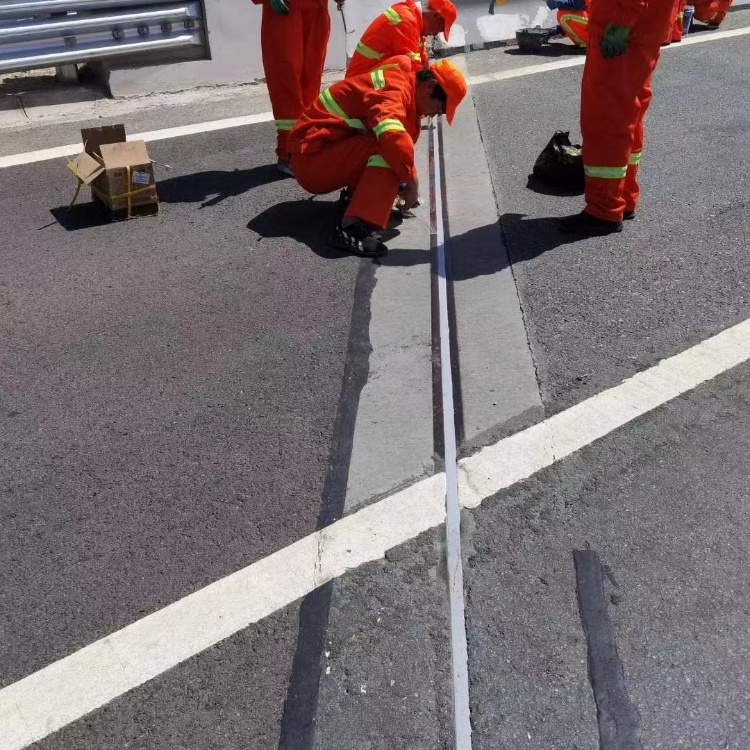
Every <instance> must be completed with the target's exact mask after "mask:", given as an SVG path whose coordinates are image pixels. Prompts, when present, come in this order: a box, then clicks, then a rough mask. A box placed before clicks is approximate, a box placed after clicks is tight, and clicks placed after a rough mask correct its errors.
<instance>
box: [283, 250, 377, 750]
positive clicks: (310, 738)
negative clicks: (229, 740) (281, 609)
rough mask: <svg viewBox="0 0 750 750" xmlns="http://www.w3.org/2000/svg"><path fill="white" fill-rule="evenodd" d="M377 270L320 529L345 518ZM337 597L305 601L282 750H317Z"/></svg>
mask: <svg viewBox="0 0 750 750" xmlns="http://www.w3.org/2000/svg"><path fill="white" fill-rule="evenodd" d="M375 268H376V267H375V265H374V264H373V263H371V262H369V261H362V262H361V264H360V268H359V274H358V276H357V285H356V288H355V291H354V302H353V309H352V323H351V329H350V333H349V348H348V352H347V358H346V367H345V370H344V381H343V384H342V387H341V397H340V399H339V406H338V412H337V414H336V424H335V427H334V436H333V443H332V446H331V455H330V457H329V460H328V472H327V474H326V479H325V485H324V487H323V498H322V502H321V508H320V515H319V516H318V526H317V528H318V529H323V528H325V527H326V526H330V525H331V524H332V523H335V522H336V521H338V520H339V519H340V518H341V517H342V516H343V513H344V503H345V500H346V487H347V483H348V481H349V465H350V462H351V455H352V445H353V441H354V427H355V424H356V421H357V408H358V406H359V397H360V393H361V392H362V388H364V386H365V384H366V383H367V375H368V371H369V359H370V354H371V352H372V347H371V345H370V339H369V328H370V299H371V298H372V290H373V288H374V286H375ZM332 593H333V582H330V583H327V584H325V585H324V586H321V587H320V588H318V589H316V590H315V591H313V592H311V593H310V594H308V595H307V596H306V597H305V598H304V600H303V601H302V606H301V608H300V615H299V635H298V637H297V648H296V651H295V654H294V661H293V663H292V674H291V678H290V681H289V691H288V693H287V698H286V702H285V704H284V715H283V719H282V722H281V734H280V738H279V750H311V748H312V747H313V743H314V741H315V721H316V715H317V708H318V692H319V685H320V677H321V674H322V670H323V661H324V650H325V637H326V630H327V628H328V617H329V614H330V611H331V596H332Z"/></svg>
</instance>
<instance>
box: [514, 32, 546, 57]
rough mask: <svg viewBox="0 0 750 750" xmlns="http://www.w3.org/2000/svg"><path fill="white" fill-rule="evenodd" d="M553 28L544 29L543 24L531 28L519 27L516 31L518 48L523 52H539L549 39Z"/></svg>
mask: <svg viewBox="0 0 750 750" xmlns="http://www.w3.org/2000/svg"><path fill="white" fill-rule="evenodd" d="M550 32H551V29H543V28H541V26H534V27H533V28H531V29H519V30H518V31H517V32H516V41H517V42H518V49H520V50H521V52H539V50H540V49H541V48H542V45H543V44H544V43H545V42H547V41H549V35H550Z"/></svg>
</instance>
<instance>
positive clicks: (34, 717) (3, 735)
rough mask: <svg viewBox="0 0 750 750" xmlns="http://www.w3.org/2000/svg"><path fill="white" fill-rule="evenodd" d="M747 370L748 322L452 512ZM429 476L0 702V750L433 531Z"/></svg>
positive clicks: (21, 685) (525, 436) (557, 423)
mask: <svg viewBox="0 0 750 750" xmlns="http://www.w3.org/2000/svg"><path fill="white" fill-rule="evenodd" d="M748 359H750V320H746V321H744V322H742V323H739V324H737V325H735V326H733V327H732V328H729V329H726V330H725V331H723V332H722V333H720V334H718V335H716V336H714V337H712V338H710V339H707V340H706V341H703V342H702V343H700V344H698V345H697V346H694V347H692V348H691V349H688V350H686V351H684V352H682V353H681V354H678V355H676V356H674V357H671V358H669V359H667V360H664V361H662V362H661V363H659V364H658V365H656V366H655V367H653V368H651V369H650V370H646V371H644V372H641V373H639V374H637V375H635V376H633V377H632V378H629V379H627V380H625V381H624V382H623V383H622V384H621V385H619V386H616V387H614V388H611V389H609V390H607V391H604V392H603V393H600V394H598V395H597V396H594V397H592V398H590V399H587V400H586V401H584V402H582V403H580V404H578V405H576V406H574V407H571V408H570V409H567V410H566V411H563V412H560V413H558V414H556V415H555V416H553V417H551V418H549V419H547V420H545V421H544V422H542V423H540V424H538V425H535V426H533V427H531V428H528V429H526V430H524V431H523V432H520V433H517V434H515V435H513V436H511V437H509V438H505V439H504V440H501V441H500V442H499V443H497V444H495V445H493V446H490V447H488V448H484V449H483V450H481V451H480V452H479V453H477V454H475V455H474V456H472V457H470V458H468V459H463V460H461V461H460V462H459V471H460V477H459V481H460V485H459V491H460V501H461V504H462V505H463V506H464V507H469V508H474V507H477V506H478V505H479V504H481V502H482V501H483V500H484V499H485V498H487V497H491V496H493V495H495V494H496V493H497V492H499V491H500V490H501V489H503V488H506V487H510V486H511V485H513V484H514V483H516V482H519V481H521V480H523V479H526V478H528V477H530V476H532V475H533V474H535V473H536V472H538V471H540V470H541V469H543V468H545V467H547V466H550V465H552V464H554V463H556V462H558V461H560V460H562V459H563V458H565V457H566V456H570V455H571V454H573V453H574V452H576V451H578V450H580V449H581V448H583V447H585V446H586V445H589V444H590V443H592V442H593V441H595V440H598V439H599V438H601V437H604V436H605V435H608V434H610V433H612V432H613V431H614V430H616V429H618V428H619V427H622V426H623V425H625V424H627V423H629V422H632V421H633V420H634V419H637V418H638V417H640V416H642V415H644V414H646V413H648V412H650V411H652V410H654V409H656V408H658V407H659V406H661V405H662V404H665V403H667V402H668V401H671V400H673V399H675V398H677V397H678V396H680V395H682V394H684V393H687V392H689V391H691V390H692V389H694V388H696V387H697V386H698V385H700V384H702V383H705V382H706V381H708V380H711V379H713V378H715V377H717V376H718V375H720V374H722V373H724V372H726V371H727V370H729V369H731V368H733V367H736V366H737V365H739V364H741V363H743V362H746V361H747V360H748ZM444 497H445V483H444V475H443V474H436V475H435V476H432V477H430V478H428V479H425V480H422V481H421V482H419V483H417V484H415V485H413V486H412V487H409V488H407V489H405V490H402V491H400V492H398V493H396V494H394V495H391V496H390V497H388V498H385V499H383V500H381V501H379V502H377V503H375V504H373V505H369V506H367V507H365V508H363V509H361V510H359V511H357V512H356V513H353V514H351V515H349V516H347V517H345V518H343V519H342V520H340V521H338V522H336V523H334V524H333V525H331V526H329V527H327V528H325V529H323V530H321V531H319V532H316V533H315V534H311V535H309V536H307V537H305V538H303V539H300V540H299V541H297V542H295V543H294V544H292V545H290V546H288V547H285V548H284V549H282V550H279V551H278V552H276V553H274V554H272V555H270V556H268V557H266V558H264V559H262V560H259V561H258V562H257V563H254V564H252V565H250V566H248V567H247V568H244V569H243V570H240V571H238V572H237V573H234V574H232V575H230V576H228V577H226V578H223V579H221V580H220V581H217V582H216V583H213V584H211V585H209V586H207V587H205V588H204V589H201V590H200V591H197V592H195V593H194V594H192V595H190V596H188V597H186V598H184V599H181V600H180V601H178V602H175V603H174V604H172V605H170V606H169V607H166V608H165V609H163V610H160V611H158V612H155V613H153V614H152V615H149V616H148V617H145V618H144V619H142V620H138V621H137V622H135V623H133V624H132V625H129V626H127V627H125V628H123V629H122V630H120V631H118V632H116V633H113V634H111V635H110V636H107V637H106V638H103V639H101V640H99V641H97V642H95V643H92V644H91V645H90V646H87V647H85V648H84V649H82V650H80V651H78V652H76V653H74V654H71V655H70V656H68V657H66V658H64V659H61V660H60V661H57V662H55V663H53V664H51V665H49V666H48V667H45V668H44V669H42V670H40V671H38V672H36V673H34V674H32V675H29V676H28V677H26V678H24V679H22V680H20V681H19V682H16V683H14V684H12V685H9V686H8V687H6V688H4V689H3V690H0V748H1V749H2V750H21V748H24V747H26V746H27V745H29V744H31V743H32V742H35V741H37V740H40V739H42V738H43V737H46V736H47V735H48V734H51V733H52V732H54V731H56V730H57V729H60V728H62V727H64V726H66V725H67V724H69V723H71V722H73V721H75V720H76V719H78V718H80V717H82V716H84V715H86V714H87V713H89V712H91V711H93V710H95V709H96V708H98V707H100V706H103V705H105V704H106V703H108V702H109V701H111V700H113V699H114V698H116V697H117V696H119V695H122V694H123V693H125V692H127V691H128V690H131V689H133V688H134V687H137V686H138V685H141V684H143V683H144V682H147V681H148V680H150V679H152V678H154V677H156V676H157V675H159V674H162V673H163V672H165V671H166V670H168V669H170V668H172V667H174V666H175V665H177V664H179V663H181V662H183V661H185V660H186V659H189V658H190V657H192V656H194V655H195V654H197V653H200V652H201V651H204V650H205V649H207V648H209V647H210V646H212V645H214V644H215V643H218V642H219V641H221V640H223V639H225V638H227V637H229V636H231V635H232V634H233V633H236V632H238V631H239V630H242V629H243V628H245V627H247V626H248V625H250V624H251V623H253V622H257V621H258V620H260V619H262V618H264V617H267V616H268V615H270V614H272V613H273V612H275V611H276V610H278V609H280V608H282V607H284V606H286V605H287V604H289V603H291V602H293V601H295V600H296V599H299V598H300V597H301V596H304V595H305V594H307V593H309V592H310V591H312V590H314V589H315V588H317V587H318V586H320V585H322V584H323V583H325V582H326V581H330V580H332V579H333V578H335V577H337V576H341V575H343V574H344V573H346V572H347V571H348V570H351V569H353V568H356V567H358V566H360V565H362V564H364V563H366V562H369V561H372V560H377V559H380V558H382V557H383V556H384V555H385V553H386V552H387V551H388V550H389V549H392V548H394V547H397V546H398V545H400V544H402V543H403V542H406V541H407V540H409V539H413V538H414V537H416V536H418V535H419V534H421V533H423V532H425V531H427V530H429V529H431V528H433V527H435V526H437V525H439V524H441V523H442V522H443V520H444V517H445V505H444Z"/></svg>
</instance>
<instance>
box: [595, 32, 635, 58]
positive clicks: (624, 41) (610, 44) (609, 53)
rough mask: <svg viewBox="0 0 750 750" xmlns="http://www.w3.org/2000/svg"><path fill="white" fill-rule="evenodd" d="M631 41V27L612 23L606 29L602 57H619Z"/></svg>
mask: <svg viewBox="0 0 750 750" xmlns="http://www.w3.org/2000/svg"><path fill="white" fill-rule="evenodd" d="M629 42H630V29H629V28H628V27H627V26H615V24H613V23H611V24H609V25H608V26H607V28H606V29H604V35H603V36H602V43H601V50H602V57H604V58H605V59H606V60H609V59H610V58H612V57H619V56H620V55H621V54H622V53H623V52H625V50H626V49H627V48H628V43H629Z"/></svg>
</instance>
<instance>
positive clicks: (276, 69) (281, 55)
mask: <svg viewBox="0 0 750 750" xmlns="http://www.w3.org/2000/svg"><path fill="white" fill-rule="evenodd" d="M253 2H254V3H255V4H256V5H262V6H263V18H262V20H261V27H260V39H261V47H262V52H263V70H264V72H265V74H266V83H267V84H268V94H269V96H270V97H271V108H272V109H273V117H274V120H275V121H276V154H277V156H278V157H279V159H281V160H282V161H288V160H289V151H288V149H287V138H288V136H289V132H290V131H291V129H292V126H293V125H294V123H295V121H296V120H297V118H298V117H299V116H300V114H301V113H302V110H303V109H304V108H305V107H307V105H308V104H310V102H312V101H313V100H314V99H315V97H316V96H317V95H318V94H319V93H320V82H321V80H322V78H323V67H324V65H325V59H326V52H327V49H328V38H329V36H330V34H331V17H330V16H329V15H328V6H327V0H290V2H289V15H286V16H282V15H279V14H278V13H275V12H274V11H273V10H272V9H271V6H270V5H269V2H268V0H253Z"/></svg>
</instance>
